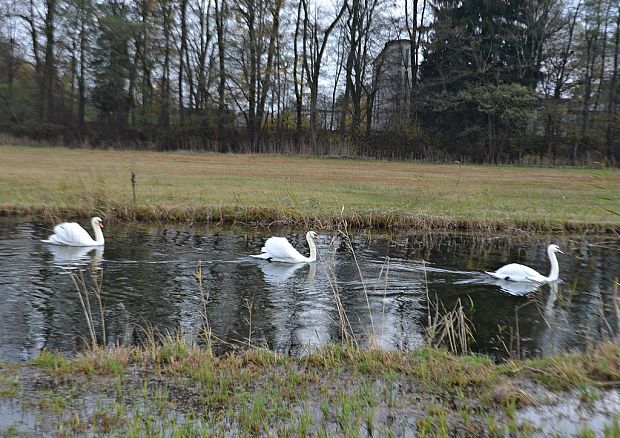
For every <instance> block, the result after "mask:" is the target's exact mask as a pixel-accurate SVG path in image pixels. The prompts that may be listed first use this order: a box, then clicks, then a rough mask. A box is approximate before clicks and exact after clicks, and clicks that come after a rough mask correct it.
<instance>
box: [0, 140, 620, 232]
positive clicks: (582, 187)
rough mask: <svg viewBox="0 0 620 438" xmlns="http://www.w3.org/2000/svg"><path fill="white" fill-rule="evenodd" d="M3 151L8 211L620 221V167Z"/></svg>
mask: <svg viewBox="0 0 620 438" xmlns="http://www.w3.org/2000/svg"><path fill="white" fill-rule="evenodd" d="M0 158H1V159H0V199H1V200H2V210H3V211H4V212H5V213H6V212H11V211H13V212H18V213H19V212H27V211H38V212H42V211H48V212H52V213H54V214H67V215H68V214H71V213H73V214H75V215H79V216H88V215H91V214H95V213H97V214H101V215H107V216H108V217H109V218H110V217H118V218H121V219H166V220H209V219H210V220H245V221H256V220H280V221H287V220H288V221H292V222H295V223H308V224H310V223H312V224H318V225H321V224H323V225H326V226H327V225H329V224H330V223H331V222H334V221H337V220H340V219H341V217H342V211H343V208H344V217H346V218H347V220H348V221H349V223H350V224H351V225H354V226H355V225H360V226H378V227H385V226H395V227H398V226H412V225H413V226H415V225H418V226H429V227H440V228H453V227H461V228H475V227H480V226H484V227H509V226H515V225H516V226H518V227H520V228H527V229H554V228H571V227H577V228H579V227H585V226H588V225H601V224H611V226H612V227H613V228H615V229H619V228H620V215H619V212H620V172H619V171H617V170H615V169H569V168H534V167H518V166H501V167H498V166H474V165H471V166H456V165H450V164H441V165H440V164H420V163H414V162H387V161H360V160H336V159H313V158H300V157H285V156H275V155H232V154H211V153H183V152H175V153H155V152H131V151H113V150H90V149H67V148H40V147H13V146H0ZM131 172H135V174H136V181H137V187H136V192H137V193H136V195H137V196H136V198H137V199H136V201H137V202H136V205H135V206H134V204H133V195H132V187H131V183H130V178H131ZM63 219H68V218H64V217H63Z"/></svg>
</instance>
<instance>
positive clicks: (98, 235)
mask: <svg viewBox="0 0 620 438" xmlns="http://www.w3.org/2000/svg"><path fill="white" fill-rule="evenodd" d="M92 225H93V231H94V232H95V243H96V244H97V245H103V244H104V242H105V240H104V239H103V231H101V227H100V226H99V225H97V224H95V223H93V224H92Z"/></svg>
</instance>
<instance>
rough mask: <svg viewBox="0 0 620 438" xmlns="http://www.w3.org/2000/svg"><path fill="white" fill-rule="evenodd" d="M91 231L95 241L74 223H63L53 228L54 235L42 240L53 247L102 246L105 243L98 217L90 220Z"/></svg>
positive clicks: (101, 224) (101, 223)
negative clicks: (93, 233)
mask: <svg viewBox="0 0 620 438" xmlns="http://www.w3.org/2000/svg"><path fill="white" fill-rule="evenodd" d="M90 223H91V225H92V226H93V230H94V231H95V240H93V239H92V238H91V237H90V235H89V234H88V233H87V232H86V230H85V229H84V228H82V227H81V226H80V225H79V224H77V223H75V222H63V223H62V224H58V225H56V226H55V227H54V234H52V235H51V236H50V237H48V238H47V240H43V241H42V242H45V243H52V244H54V245H67V246H102V245H103V244H104V243H105V240H104V239H103V232H102V231H101V229H102V228H103V221H102V220H101V218H99V217H96V216H95V217H94V218H92V219H91V220H90Z"/></svg>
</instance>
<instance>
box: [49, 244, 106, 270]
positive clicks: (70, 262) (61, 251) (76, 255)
mask: <svg viewBox="0 0 620 438" xmlns="http://www.w3.org/2000/svg"><path fill="white" fill-rule="evenodd" d="M46 248H47V250H48V251H49V252H50V253H51V254H52V263H54V264H55V265H58V266H59V267H65V268H78V267H80V266H99V265H100V264H101V260H102V259H103V246H61V245H46Z"/></svg>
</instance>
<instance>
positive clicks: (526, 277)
mask: <svg viewBox="0 0 620 438" xmlns="http://www.w3.org/2000/svg"><path fill="white" fill-rule="evenodd" d="M556 252H559V253H561V252H562V251H560V247H559V246H557V245H553V244H551V245H549V246H548V247H547V255H548V256H549V262H550V263H551V271H550V272H549V276H547V277H545V276H544V275H542V274H540V273H539V272H537V271H535V270H534V269H532V268H530V267H528V266H524V265H520V264H518V263H510V264H509V265H506V266H502V267H501V268H499V269H498V270H497V271H495V272H487V274H489V275H491V276H493V277H495V278H499V279H500V280H509V281H529V282H535V283H549V282H551V281H555V280H557V279H558V275H559V272H560V269H559V265H558V259H557V257H556V255H555V253H556Z"/></svg>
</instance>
